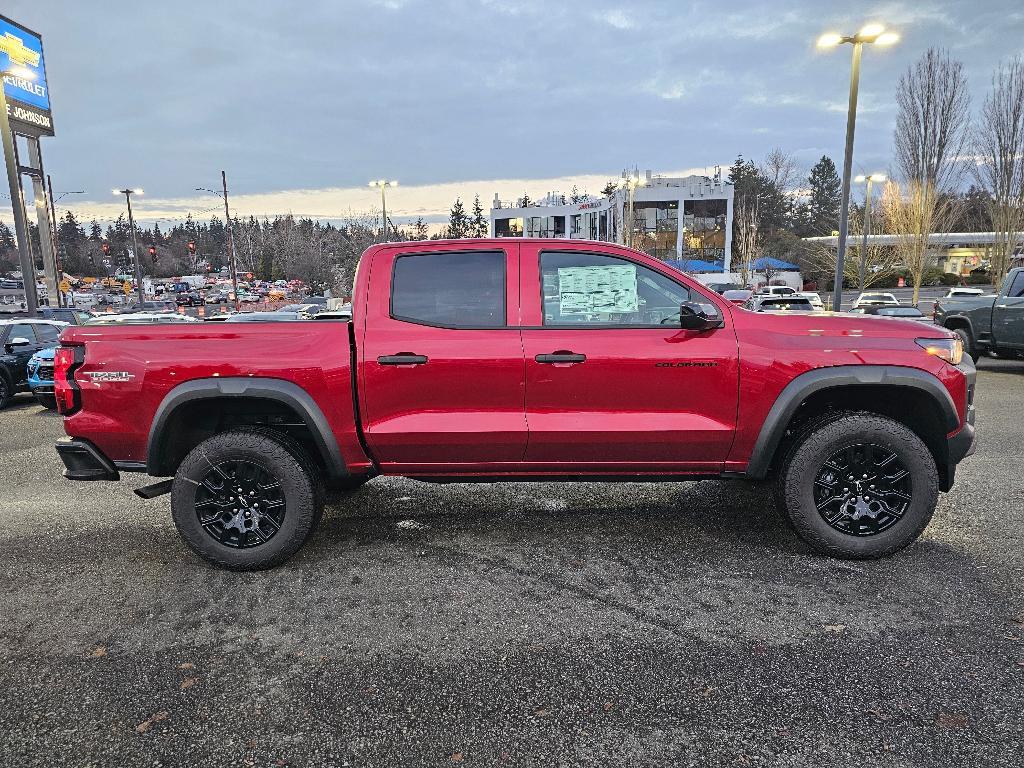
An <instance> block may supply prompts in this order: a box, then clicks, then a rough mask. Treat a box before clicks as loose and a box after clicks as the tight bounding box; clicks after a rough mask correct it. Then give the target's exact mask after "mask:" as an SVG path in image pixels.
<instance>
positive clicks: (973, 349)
mask: <svg viewBox="0 0 1024 768" xmlns="http://www.w3.org/2000/svg"><path fill="white" fill-rule="evenodd" d="M953 333H955V334H956V335H957V336H959V337H960V341H961V343H962V344H963V345H964V354H965V355H967V356H968V357H969V358H971V360H973V361H974V362H978V358H979V357H981V353H980V352H979V351H978V347H977V345H976V344H975V343H974V339H973V338H971V332H970V331H968V330H967V329H966V328H954V329H953Z"/></svg>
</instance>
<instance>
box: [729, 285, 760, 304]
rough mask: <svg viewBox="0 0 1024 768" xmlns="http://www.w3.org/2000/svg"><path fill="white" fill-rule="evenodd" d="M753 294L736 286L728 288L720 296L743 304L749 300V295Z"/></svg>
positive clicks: (734, 302)
mask: <svg viewBox="0 0 1024 768" xmlns="http://www.w3.org/2000/svg"><path fill="white" fill-rule="evenodd" d="M753 295H754V292H753V291H748V290H742V289H738V288H729V289H727V290H725V291H723V292H722V298H724V299H725V300H726V301H731V302H732V303H733V304H743V303H745V302H747V301H750V297H751V296H753Z"/></svg>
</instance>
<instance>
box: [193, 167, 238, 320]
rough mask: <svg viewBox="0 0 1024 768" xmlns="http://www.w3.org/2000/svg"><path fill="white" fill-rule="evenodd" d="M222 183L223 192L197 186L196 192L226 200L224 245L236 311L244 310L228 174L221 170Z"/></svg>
mask: <svg viewBox="0 0 1024 768" xmlns="http://www.w3.org/2000/svg"><path fill="white" fill-rule="evenodd" d="M220 183H221V188H222V189H223V192H215V191H214V190H212V189H207V188H206V187H196V192H209V193H210V194H212V195H216V196H217V197H220V198H222V199H223V200H224V218H225V219H226V222H225V224H226V226H227V228H228V239H227V242H226V243H225V245H224V247H225V248H226V249H227V251H228V268H229V269H230V270H231V289H232V290H233V291H234V294H235V312H241V311H242V303H241V302H240V301H239V300H238V265H237V264H235V232H234V229H232V227H231V211H230V209H229V208H228V176H227V173H226V172H225V171H221V172H220Z"/></svg>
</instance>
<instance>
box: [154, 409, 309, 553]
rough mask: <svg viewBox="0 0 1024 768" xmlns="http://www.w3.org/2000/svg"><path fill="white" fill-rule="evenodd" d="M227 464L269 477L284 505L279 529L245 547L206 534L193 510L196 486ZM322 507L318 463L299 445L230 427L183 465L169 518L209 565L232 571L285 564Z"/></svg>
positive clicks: (199, 447)
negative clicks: (250, 466) (253, 469)
mask: <svg viewBox="0 0 1024 768" xmlns="http://www.w3.org/2000/svg"><path fill="white" fill-rule="evenodd" d="M228 461H244V462H247V463H249V464H253V465H256V466H257V467H259V468H261V469H262V470H263V471H265V472H267V473H269V474H270V475H272V476H273V477H274V479H276V480H277V481H278V482H279V483H280V491H281V496H282V497H283V498H284V502H285V511H284V518H283V520H282V523H281V526H280V530H278V531H277V532H276V533H274V535H273V536H271V537H270V538H269V539H268V540H267V541H265V542H263V543H261V544H258V545H254V546H249V547H248V548H244V549H242V548H238V547H232V546H229V545H227V544H222V543H220V542H219V541H218V540H217V539H216V538H214V536H212V535H211V534H210V533H207V531H206V529H204V528H203V526H202V525H201V524H200V521H199V516H198V515H197V512H196V505H195V502H196V492H197V489H198V486H199V483H200V482H201V481H202V480H203V478H204V477H206V475H207V473H208V472H209V471H210V469H211V468H212V467H214V466H216V465H219V464H220V463H221V462H228ZM322 509H323V483H322V481H321V479H320V473H319V469H318V467H317V465H316V463H315V462H314V461H312V460H311V459H310V458H309V456H308V455H307V454H306V452H305V451H304V450H303V449H302V447H301V445H300V444H299V443H298V442H297V441H295V440H293V439H292V438H290V437H288V436H287V435H285V434H283V433H281V432H277V431H275V430H270V429H265V428H262V427H244V428H239V429H233V430H229V431H227V432H222V433H220V434H218V435H214V436H213V437H211V438H209V439H207V440H204V441H203V442H202V443H200V444H199V445H197V446H196V447H195V448H194V449H193V450H192V451H191V452H190V453H189V454H188V455H187V456H186V457H185V459H184V460H183V461H182V462H181V465H180V466H179V467H178V471H177V473H176V474H175V476H174V483H173V485H172V488H171V515H172V517H173V519H174V525H175V527H177V529H178V533H179V534H180V535H181V537H182V539H184V541H185V543H186V544H188V546H189V547H191V548H192V550H193V551H195V552H196V554H198V555H199V556H200V557H202V558H203V559H204V560H206V561H207V562H209V563H211V564H213V565H216V566H218V567H220V568H227V569H230V570H238V571H254V570H263V569H266V568H273V567H274V566H277V565H280V564H281V563H283V562H285V561H286V560H288V559H289V558H290V557H291V556H292V555H294V554H295V553H296V552H297V551H298V550H299V549H300V548H301V547H302V545H303V544H304V543H305V542H306V540H307V539H308V538H309V536H310V535H311V534H312V532H313V531H314V530H315V528H316V525H317V522H318V521H319V519H320V515H321V513H322Z"/></svg>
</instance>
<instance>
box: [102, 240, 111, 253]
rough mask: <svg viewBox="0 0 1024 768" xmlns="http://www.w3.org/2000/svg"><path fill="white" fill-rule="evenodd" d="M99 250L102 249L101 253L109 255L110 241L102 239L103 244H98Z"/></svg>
mask: <svg viewBox="0 0 1024 768" xmlns="http://www.w3.org/2000/svg"><path fill="white" fill-rule="evenodd" d="M100 250H101V251H103V255H104V256H109V255H110V243H108V242H106V241H105V240H104V241H103V244H102V245H100Z"/></svg>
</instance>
